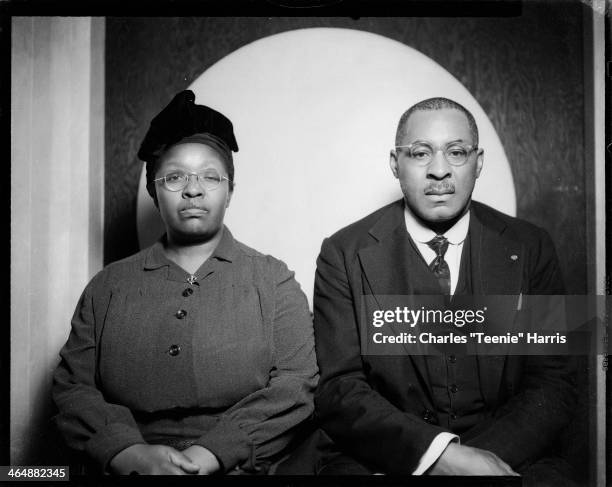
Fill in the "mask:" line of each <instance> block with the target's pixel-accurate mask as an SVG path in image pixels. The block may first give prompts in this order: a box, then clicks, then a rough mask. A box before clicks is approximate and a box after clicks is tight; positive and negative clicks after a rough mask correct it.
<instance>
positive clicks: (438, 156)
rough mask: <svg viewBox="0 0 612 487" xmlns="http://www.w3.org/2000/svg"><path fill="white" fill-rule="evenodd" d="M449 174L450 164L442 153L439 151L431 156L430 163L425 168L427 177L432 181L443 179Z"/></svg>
mask: <svg viewBox="0 0 612 487" xmlns="http://www.w3.org/2000/svg"><path fill="white" fill-rule="evenodd" d="M450 174H451V171H450V164H449V163H448V161H447V160H446V157H445V156H444V152H443V151H442V150H440V149H438V150H437V151H435V152H434V153H433V155H432V156H431V162H430V163H429V165H428V166H427V177H432V178H434V179H444V178H446V177H449V176H450Z"/></svg>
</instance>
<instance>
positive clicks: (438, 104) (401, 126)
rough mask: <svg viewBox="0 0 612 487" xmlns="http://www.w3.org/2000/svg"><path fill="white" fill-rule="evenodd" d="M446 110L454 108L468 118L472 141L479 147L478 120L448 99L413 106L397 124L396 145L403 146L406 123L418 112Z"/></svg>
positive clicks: (433, 99) (429, 99) (433, 100)
mask: <svg viewBox="0 0 612 487" xmlns="http://www.w3.org/2000/svg"><path fill="white" fill-rule="evenodd" d="M445 108H452V109H455V110H459V111H460V112H463V114H465V116H466V117H467V121H468V125H469V127H470V132H471V133H472V139H474V145H478V127H477V126H476V120H474V116H473V115H472V114H471V113H470V111H469V110H468V109H467V108H465V107H464V106H463V105H460V104H459V103H457V102H456V101H453V100H449V99H448V98H442V97H437V98H428V99H427V100H423V101H420V102H418V103H417V104H415V105H412V106H411V107H410V108H409V109H408V110H406V111H405V112H404V113H403V115H402V116H401V117H400V120H399V123H398V124H397V132H396V133H395V145H396V146H398V145H401V144H402V138H403V137H404V132H405V131H406V122H407V121H408V119H409V118H410V115H412V114H413V113H414V112H416V111H429V110H442V109H445Z"/></svg>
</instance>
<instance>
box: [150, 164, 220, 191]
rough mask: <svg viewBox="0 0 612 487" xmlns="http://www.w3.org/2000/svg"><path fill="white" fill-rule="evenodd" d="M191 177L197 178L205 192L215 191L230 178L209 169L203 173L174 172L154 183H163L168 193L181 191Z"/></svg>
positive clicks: (212, 168) (213, 169)
mask: <svg viewBox="0 0 612 487" xmlns="http://www.w3.org/2000/svg"><path fill="white" fill-rule="evenodd" d="M191 176H195V177H196V180H197V181H198V183H200V186H201V187H202V188H204V190H205V191H214V190H215V189H217V188H218V187H219V186H220V185H221V182H222V181H223V180H224V179H225V180H227V181H228V182H229V178H228V177H226V176H221V174H220V173H219V171H217V170H216V169H215V168H214V167H211V168H208V169H206V170H204V171H202V172H182V171H172V172H171V173H168V174H166V175H165V176H162V177H161V178H157V179H154V180H153V181H155V182H158V181H163V184H164V188H166V189H167V190H168V191H181V190H182V189H185V187H186V186H187V185H188V184H189V179H190V178H191Z"/></svg>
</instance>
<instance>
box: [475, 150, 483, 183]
mask: <svg viewBox="0 0 612 487" xmlns="http://www.w3.org/2000/svg"><path fill="white" fill-rule="evenodd" d="M483 164H484V150H482V149H478V155H477V156H476V177H478V176H480V171H482V165H483Z"/></svg>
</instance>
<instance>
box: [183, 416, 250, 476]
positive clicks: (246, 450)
mask: <svg viewBox="0 0 612 487" xmlns="http://www.w3.org/2000/svg"><path fill="white" fill-rule="evenodd" d="M194 444H196V445H200V446H203V447H204V448H206V449H207V450H210V451H211V453H213V454H214V455H215V456H216V457H217V460H219V463H220V464H221V468H222V469H223V470H225V471H228V470H230V469H232V468H233V467H234V466H235V465H237V464H239V463H241V462H244V461H245V460H247V459H248V458H249V454H250V452H251V445H250V441H249V437H248V436H247V434H246V433H245V432H244V430H242V429H241V428H240V426H238V425H237V424H236V423H234V422H232V421H230V420H227V419H221V420H219V422H218V423H217V424H216V425H215V426H214V427H213V428H212V429H211V430H210V431H208V432H207V433H205V434H204V435H202V436H200V438H198V439H197V440H196V441H195V443H194Z"/></svg>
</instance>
